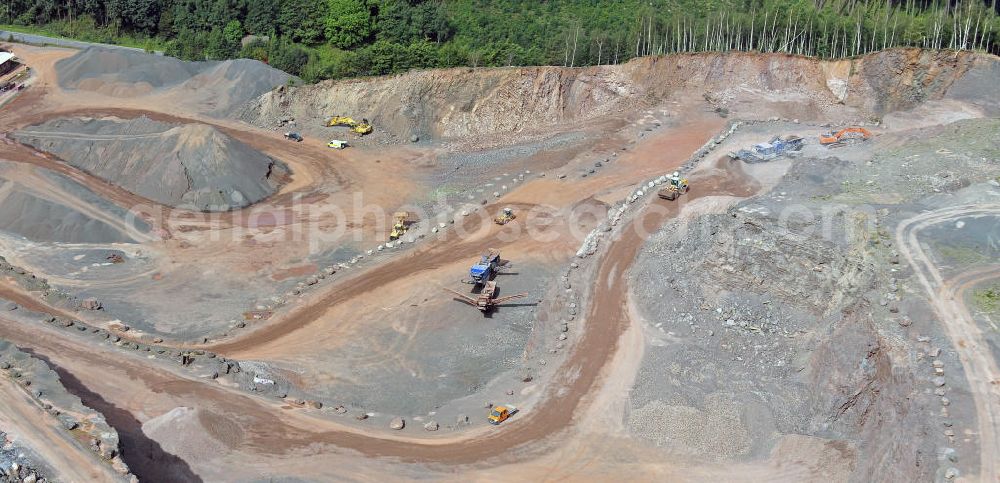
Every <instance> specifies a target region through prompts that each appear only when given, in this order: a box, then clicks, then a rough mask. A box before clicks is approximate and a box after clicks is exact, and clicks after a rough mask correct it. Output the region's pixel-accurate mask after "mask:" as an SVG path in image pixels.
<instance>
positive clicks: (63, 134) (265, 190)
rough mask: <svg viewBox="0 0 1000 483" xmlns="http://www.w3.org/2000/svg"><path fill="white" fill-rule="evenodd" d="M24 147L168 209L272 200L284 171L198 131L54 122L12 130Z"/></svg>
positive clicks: (133, 122) (114, 122) (199, 127)
mask: <svg viewBox="0 0 1000 483" xmlns="http://www.w3.org/2000/svg"><path fill="white" fill-rule="evenodd" d="M15 137H16V138H17V139H18V140H19V141H20V142H23V143H25V144H29V145H32V146H34V147H35V148H37V149H40V150H43V151H47V152H50V153H53V154H55V155H57V156H59V157H60V158H62V159H63V160H65V161H66V162H67V163H69V164H71V165H73V166H76V167H78V168H80V169H82V170H84V171H87V172H88V173H90V174H93V175H95V176H98V177H100V178H102V179H105V180H107V181H109V182H111V183H113V184H116V185H118V186H121V187H122V188H124V189H126V190H128V191H130V192H132V193H135V194H138V195H140V196H142V197H144V198H148V199H150V200H153V201H155V202H158V203H162V204H164V205H167V206H187V207H190V208H193V209H196V210H200V211H226V210H229V209H232V208H240V207H244V206H248V205H250V204H253V203H255V202H257V201H259V200H261V199H264V198H266V197H268V196H270V195H271V194H273V193H274V192H275V191H276V190H277V188H278V186H279V184H280V182H279V181H278V180H279V179H280V178H281V177H282V176H283V175H284V174H286V173H287V169H286V168H285V167H284V165H283V164H282V163H280V162H278V161H276V160H274V159H272V158H270V157H269V156H267V155H265V154H263V153H260V152H258V151H256V150H254V149H253V148H251V147H249V146H247V145H245V144H243V143H241V142H239V141H236V140H235V139H232V138H230V137H229V136H227V135H225V134H223V133H221V132H219V131H218V130H216V129H215V128H213V127H211V126H208V125H203V124H183V125H176V124H168V123H163V122H159V121H153V120H151V119H149V118H147V117H144V116H143V117H138V118H135V119H128V120H123V119H118V118H102V119H55V120H51V121H48V122H46V123H44V124H41V125H37V126H29V127H27V128H25V129H24V130H22V131H18V132H17V133H16V134H15Z"/></svg>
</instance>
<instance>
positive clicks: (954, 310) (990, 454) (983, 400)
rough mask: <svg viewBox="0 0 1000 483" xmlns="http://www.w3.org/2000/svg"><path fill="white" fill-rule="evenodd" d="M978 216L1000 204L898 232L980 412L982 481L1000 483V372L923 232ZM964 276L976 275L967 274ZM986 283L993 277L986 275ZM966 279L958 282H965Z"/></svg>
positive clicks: (922, 220)
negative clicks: (922, 238) (930, 252)
mask: <svg viewBox="0 0 1000 483" xmlns="http://www.w3.org/2000/svg"><path fill="white" fill-rule="evenodd" d="M977 216H1000V205H964V206H957V207H949V208H942V209H939V210H934V211H930V212H926V213H921V214H919V215H916V216H914V217H912V218H909V219H906V220H903V221H902V222H901V223H900V224H899V226H898V227H897V228H896V244H897V245H898V246H899V250H900V254H901V255H903V257H904V258H906V260H907V262H909V264H910V266H911V267H913V270H914V272H915V274H916V276H917V279H918V280H919V281H920V284H921V286H923V288H924V290H925V292H926V293H927V296H928V298H929V299H930V302H931V306H932V307H933V308H934V311H935V312H936V313H937V315H938V317H940V319H941V320H942V322H943V323H942V326H943V328H944V330H945V334H947V336H948V339H949V340H950V341H951V344H952V347H953V348H954V349H955V351H956V352H957V353H958V356H959V360H960V361H961V362H962V366H963V368H964V369H965V377H966V380H967V382H968V384H969V389H970V392H971V393H972V395H973V399H974V402H975V407H976V419H977V420H978V432H979V465H980V467H979V478H980V480H981V481H997V480H998V479H1000V466H998V465H1000V461H998V458H997V455H1000V439H998V438H1000V370H998V369H997V363H996V360H995V359H994V358H993V354H992V353H991V351H990V348H989V345H988V344H987V342H986V340H985V339H984V338H983V334H982V331H981V330H980V329H979V326H978V325H977V324H976V321H975V320H974V319H973V318H972V316H971V315H970V314H969V311H968V309H967V308H966V307H965V303H964V301H963V299H962V298H961V291H962V290H964V289H961V287H962V286H963V285H961V284H960V285H959V286H958V287H956V286H955V284H954V282H953V281H945V280H944V278H943V277H942V276H941V273H940V271H939V270H938V268H937V267H936V266H935V265H934V263H933V262H932V260H931V259H930V258H929V257H928V256H927V254H926V253H924V251H923V248H922V247H921V246H920V241H919V238H918V234H919V233H920V231H921V230H923V229H925V228H927V227H930V226H933V225H937V224H941V223H945V222H949V221H953V220H957V219H959V218H968V217H977ZM964 276H972V277H973V280H975V279H976V278H975V277H976V276H975V275H969V274H966V275H964ZM985 277H986V279H988V278H992V275H989V274H988V275H986V276H985ZM962 278H963V276H959V277H957V279H958V280H961V279H962Z"/></svg>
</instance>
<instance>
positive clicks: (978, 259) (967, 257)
mask: <svg viewBox="0 0 1000 483" xmlns="http://www.w3.org/2000/svg"><path fill="white" fill-rule="evenodd" d="M934 250H935V251H937V252H938V253H939V254H941V256H943V257H945V258H947V259H949V260H951V261H953V262H955V263H959V264H962V265H972V264H977V263H985V262H988V261H990V259H989V257H988V256H987V255H985V254H983V252H982V250H979V249H976V248H970V247H964V246H956V245H944V244H935V245H934Z"/></svg>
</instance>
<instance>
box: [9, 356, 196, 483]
mask: <svg viewBox="0 0 1000 483" xmlns="http://www.w3.org/2000/svg"><path fill="white" fill-rule="evenodd" d="M21 351H23V352H26V353H28V354H31V356H32V357H35V358H38V359H40V360H42V361H44V362H45V363H46V364H48V365H49V367H50V368H52V370H53V371H55V372H56V374H58V375H59V379H60V381H62V385H63V386H64V387H66V390H67V391H69V392H70V393H71V394H74V395H76V396H77V397H79V398H80V400H81V401H83V404H84V405H86V406H87V407H90V408H92V409H94V410H96V411H98V412H100V413H101V414H103V415H104V419H105V420H106V421H107V422H108V424H110V425H111V427H113V428H115V430H117V431H118V437H119V439H120V446H121V456H122V460H124V461H125V464H127V465H128V467H129V469H131V470H132V473H133V474H135V475H136V476H137V477H138V478H139V480H140V481H177V482H201V481H202V479H201V478H200V477H199V476H198V475H196V474H195V473H194V471H192V470H191V467H190V466H188V464H187V462H186V461H184V460H182V459H181V458H179V457H177V456H176V455H173V454H170V453H168V452H166V451H165V450H164V449H163V448H162V447H161V446H160V443H157V442H156V441H153V440H152V439H149V438H148V437H147V436H146V434H145V433H143V432H142V423H140V422H139V421H138V420H137V419H135V418H134V417H133V416H132V413H130V412H128V411H126V410H124V409H121V408H119V407H117V406H115V405H114V404H111V403H110V402H108V401H106V400H104V398H103V397H101V395H100V394H97V393H95V392H93V391H91V390H90V389H88V388H87V386H85V385H83V383H82V382H80V380H79V379H77V378H76V376H74V375H73V374H71V373H69V372H67V371H66V370H65V369H63V368H62V367H59V366H58V365H56V364H54V363H53V362H52V361H50V360H49V359H48V358H47V357H45V356H44V355H41V354H38V353H37V352H35V351H33V350H31V349H26V348H21Z"/></svg>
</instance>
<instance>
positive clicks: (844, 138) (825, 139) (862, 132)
mask: <svg viewBox="0 0 1000 483" xmlns="http://www.w3.org/2000/svg"><path fill="white" fill-rule="evenodd" d="M872 136H873V134H872V132H871V131H869V130H867V129H865V128H863V127H848V128H844V129H841V130H840V131H837V132H836V133H832V132H831V133H827V134H820V135H819V143H820V144H822V145H824V146H826V147H828V148H839V147H841V146H846V145H847V144H848V143H852V142H856V141H867V140H868V139H871V137H872Z"/></svg>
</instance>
